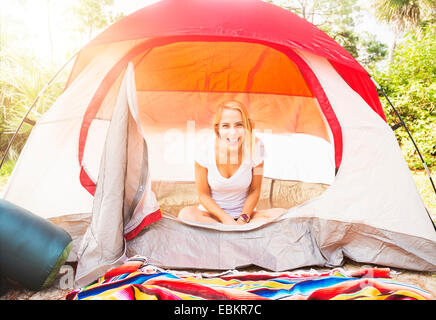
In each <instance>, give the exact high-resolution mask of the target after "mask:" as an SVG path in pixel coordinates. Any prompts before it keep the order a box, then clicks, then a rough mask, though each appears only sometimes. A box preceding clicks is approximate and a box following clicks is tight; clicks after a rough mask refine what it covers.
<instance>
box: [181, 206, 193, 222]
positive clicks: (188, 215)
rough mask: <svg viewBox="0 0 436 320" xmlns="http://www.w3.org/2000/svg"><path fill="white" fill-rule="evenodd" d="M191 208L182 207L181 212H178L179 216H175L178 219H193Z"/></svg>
mask: <svg viewBox="0 0 436 320" xmlns="http://www.w3.org/2000/svg"><path fill="white" fill-rule="evenodd" d="M193 208H194V207H193V206H189V207H184V208H182V210H180V211H179V214H178V215H177V217H178V218H180V219H192V217H193Z"/></svg>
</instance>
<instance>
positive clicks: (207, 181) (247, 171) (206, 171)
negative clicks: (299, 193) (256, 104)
mask: <svg viewBox="0 0 436 320" xmlns="http://www.w3.org/2000/svg"><path fill="white" fill-rule="evenodd" d="M213 126H214V132H215V135H216V137H214V139H213V140H211V141H210V144H208V145H207V146H206V148H205V150H206V152H204V153H203V154H201V155H200V156H197V158H196V160H195V182H196V186H197V192H198V197H199V200H200V205H199V206H198V207H195V206H189V207H185V208H183V209H182V210H180V212H179V218H181V219H186V220H193V221H197V222H204V223H223V224H228V225H238V224H245V223H248V222H259V221H262V220H266V219H269V218H273V217H276V216H279V215H280V214H282V213H284V212H285V211H286V210H285V209H282V208H273V209H267V210H256V209H255V207H256V204H257V202H258V201H259V196H260V191H261V185H262V178H263V156H264V149H263V143H262V141H260V140H259V139H257V138H255V137H254V136H253V134H252V129H253V124H252V122H251V120H250V119H249V117H248V113H247V110H246V109H245V107H244V105H243V104H242V103H240V102H237V101H228V102H226V103H224V104H222V105H220V106H219V107H218V110H217V112H216V114H215V120H214V123H213Z"/></svg>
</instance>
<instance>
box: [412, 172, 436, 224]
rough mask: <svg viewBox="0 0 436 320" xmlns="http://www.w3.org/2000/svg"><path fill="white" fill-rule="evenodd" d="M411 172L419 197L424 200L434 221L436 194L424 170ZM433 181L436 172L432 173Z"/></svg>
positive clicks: (434, 181) (435, 177) (435, 179)
mask: <svg viewBox="0 0 436 320" xmlns="http://www.w3.org/2000/svg"><path fill="white" fill-rule="evenodd" d="M412 173H413V179H414V180H415V183H416V186H417V187H418V190H419V193H420V194H421V198H422V200H423V201H424V205H425V207H426V208H427V210H428V212H429V213H430V216H431V218H432V219H433V222H435V223H436V194H435V192H434V190H433V187H432V185H431V182H430V179H429V177H428V175H427V174H426V173H425V171H415V172H412ZM431 176H432V179H433V183H435V184H436V174H434V173H433V174H432V175H431Z"/></svg>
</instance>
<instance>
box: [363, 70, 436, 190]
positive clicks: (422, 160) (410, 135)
mask: <svg viewBox="0 0 436 320" xmlns="http://www.w3.org/2000/svg"><path fill="white" fill-rule="evenodd" d="M370 78H371V80H372V82H374V84H375V86H376V87H377V89H379V90H380V92H381V93H382V94H383V96H384V97H385V98H386V100H387V101H388V102H389V104H390V106H391V107H392V109H393V110H394V111H395V114H396V115H397V117H398V118H399V119H400V122H401V126H402V127H404V129H406V132H407V134H408V135H409V138H410V140H412V143H413V145H414V146H415V149H416V151H417V152H418V155H419V158H420V159H421V162H422V164H423V165H424V169H425V171H426V172H427V175H428V177H429V179H430V183H431V185H432V187H433V191H434V192H435V194H436V187H435V185H434V182H433V179H432V178H431V174H430V170H428V167H427V164H426V163H425V161H424V158H423V157H422V155H421V152H420V151H419V149H418V146H417V145H416V143H415V140H413V138H412V134H411V133H410V131H409V129H408V128H407V126H406V124H405V123H404V121H403V118H401V116H400V114H399V113H398V111H397V109H395V107H394V105H393V104H392V102H391V101H390V100H389V98H388V97H387V96H386V93H385V91H384V90H383V88H382V87H381V86H380V85H379V84H378V83H377V81H375V80H374V78H373V77H371V76H370Z"/></svg>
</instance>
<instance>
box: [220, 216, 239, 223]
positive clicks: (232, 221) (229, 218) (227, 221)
mask: <svg viewBox="0 0 436 320" xmlns="http://www.w3.org/2000/svg"><path fill="white" fill-rule="evenodd" d="M221 223H222V224H228V225H238V224H239V223H237V222H236V221H235V219H233V218H232V216H231V215H229V214H228V215H227V216H226V217H223V218H221Z"/></svg>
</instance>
